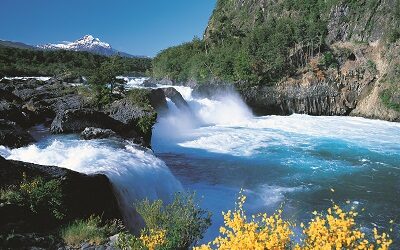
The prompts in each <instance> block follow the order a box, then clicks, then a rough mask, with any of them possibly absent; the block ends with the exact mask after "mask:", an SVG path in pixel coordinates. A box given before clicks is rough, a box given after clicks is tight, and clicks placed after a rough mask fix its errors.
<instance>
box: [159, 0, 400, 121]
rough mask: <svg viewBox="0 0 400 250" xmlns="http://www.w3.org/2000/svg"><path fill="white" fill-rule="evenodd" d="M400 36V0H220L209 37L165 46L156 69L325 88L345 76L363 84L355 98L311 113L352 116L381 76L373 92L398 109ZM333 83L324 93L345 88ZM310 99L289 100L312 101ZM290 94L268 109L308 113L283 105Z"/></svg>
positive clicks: (166, 74)
mask: <svg viewBox="0 0 400 250" xmlns="http://www.w3.org/2000/svg"><path fill="white" fill-rule="evenodd" d="M399 38H400V0H278V1H272V0H218V2H217V6H216V8H215V10H214V12H213V14H212V17H211V19H210V21H209V24H208V27H207V28H206V31H205V33H204V37H203V38H202V39H198V38H195V39H194V40H193V41H192V42H189V43H185V44H182V45H180V46H176V47H172V48H169V49H166V50H164V51H162V52H161V53H160V54H159V55H158V56H157V57H156V58H155V59H154V60H153V74H154V76H155V77H156V78H167V79H170V80H173V81H176V82H185V81H188V80H191V81H195V82H197V83H201V82H209V81H214V82H230V83H235V84H236V86H238V87H239V88H250V87H252V86H257V87H262V86H264V87H266V86H277V85H282V84H285V83H286V86H289V82H292V85H291V86H294V85H293V82H295V83H298V84H304V83H310V82H311V83H312V84H317V85H321V84H326V86H325V87H324V89H326V88H333V86H334V85H337V84H339V83H340V82H343V81H344V82H345V85H346V84H354V83H355V84H359V83H360V82H361V83H362V85H363V87H362V88H363V89H362V90H360V89H361V87H355V86H354V87H353V88H352V90H355V89H359V90H357V93H356V95H357V96H356V97H353V96H352V99H354V101H352V100H351V101H347V103H352V104H345V106H346V107H335V108H332V107H328V106H329V105H330V104H327V103H325V104H324V107H318V108H317V109H318V111H315V112H314V111H313V112H311V113H312V114H314V113H315V114H349V113H350V112H352V111H353V109H355V108H356V106H357V105H358V104H359V103H361V102H362V99H365V97H366V96H368V94H372V92H373V91H372V89H373V87H374V86H378V85H375V83H378V82H379V83H381V84H382V86H381V87H380V89H379V90H378V89H376V90H374V91H375V92H374V95H375V96H374V98H375V99H376V96H379V99H380V101H379V102H380V103H384V104H385V106H386V107H387V108H389V109H391V110H397V111H399V110H400V101H399V100H400V91H399V90H400V88H399V82H400V73H399V72H400V40H399ZM372 84H373V85H374V86H372ZM364 87H365V88H364ZM335 88H336V90H335V91H336V92H337V93H336V94H332V96H331V94H327V93H323V96H322V98H325V97H326V96H327V95H328V96H329V98H333V97H335V96H338V95H341V94H342V93H343V91H341V89H342V88H343V87H340V86H339V87H335ZM264 90H265V89H264ZM275 90H276V89H275ZM303 90H304V89H303ZM265 91H266V90H265ZM296 91H297V93H301V92H302V90H301V89H300V90H296ZM371 91H372V92H371ZM286 92H287V91H286ZM303 92H304V91H303ZM248 93H249V92H248V91H247V92H245V95H246V94H248ZM268 93H271V91H268ZM319 94H321V93H319ZM290 95H292V94H290ZM293 95H295V94H293ZM293 95H292V96H293ZM275 96H282V95H275ZM324 96H325V97H324ZM307 97H310V96H308V94H304V95H303V97H301V98H299V97H290V98H291V99H293V98H294V99H296V100H297V101H298V102H304V101H305V102H309V101H307V100H306V98H307ZM319 98H321V96H320V97H319ZM249 99H252V100H251V101H254V99H255V98H254V97H249ZM286 99H287V98H286ZM286 99H285V100H282V101H278V102H277V103H276V104H274V105H275V106H282V105H283V106H289V107H274V108H273V109H279V110H280V111H279V112H276V111H267V112H264V113H287V112H289V113H290V112H305V113H310V112H309V111H307V109H308V108H307V107H306V108H305V109H304V108H302V109H300V110H298V109H297V108H294V109H293V107H290V104H287V103H286V104H285V103H284V104H280V103H281V102H287V101H288V100H286ZM299 99H301V100H299ZM342 99H344V100H348V99H349V98H348V97H347V96H344V97H343V98H342ZM344 100H341V101H340V102H343V101H344ZM257 102H258V101H257ZM291 102H293V101H291ZM316 102H321V101H319V100H316ZM334 102H335V103H336V102H339V101H338V100H335V101H334ZM374 102H376V100H374ZM258 104H259V103H258ZM258 104H257V105H258ZM305 105H306V106H307V105H309V104H305ZM318 105H319V104H316V106H318ZM341 105H342V104H341ZM369 105H370V106H376V105H372V104H371V103H369ZM261 106H262V105H261ZM285 109H287V110H285ZM264 110H265V109H264ZM321 110H323V111H321ZM366 116H369V115H366ZM378 116H379V115H378ZM371 117H375V115H371Z"/></svg>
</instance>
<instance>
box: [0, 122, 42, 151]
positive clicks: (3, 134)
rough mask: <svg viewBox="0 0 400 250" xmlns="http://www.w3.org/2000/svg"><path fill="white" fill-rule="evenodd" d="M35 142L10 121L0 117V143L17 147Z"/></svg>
mask: <svg viewBox="0 0 400 250" xmlns="http://www.w3.org/2000/svg"><path fill="white" fill-rule="evenodd" d="M33 142H35V140H34V139H33V137H32V136H31V135H30V134H29V133H28V132H26V131H25V130H23V129H22V128H21V127H20V126H19V125H18V124H16V123H15V122H12V121H8V120H3V119H0V145H3V146H6V147H9V148H19V147H23V146H26V145H29V144H31V143H33Z"/></svg>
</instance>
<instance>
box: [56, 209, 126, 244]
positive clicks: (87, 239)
mask: <svg viewBox="0 0 400 250" xmlns="http://www.w3.org/2000/svg"><path fill="white" fill-rule="evenodd" d="M121 225H122V224H121V222H119V221H117V220H115V221H112V222H110V223H106V224H105V225H103V224H102V221H101V218H100V217H98V216H91V217H90V218H88V219H87V220H77V221H75V222H73V223H72V224H71V225H68V226H67V227H65V228H63V229H62V230H61V238H62V239H63V240H64V242H65V243H66V244H67V245H68V246H73V247H79V246H80V244H82V243H89V244H91V245H100V244H101V243H103V242H105V241H106V240H107V239H108V237H110V236H112V235H114V234H117V233H118V232H119V231H120V230H121V228H122V226H121Z"/></svg>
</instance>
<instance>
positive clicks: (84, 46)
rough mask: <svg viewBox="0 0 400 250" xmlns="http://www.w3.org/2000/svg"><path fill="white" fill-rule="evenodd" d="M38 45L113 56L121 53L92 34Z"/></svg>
mask: <svg viewBox="0 0 400 250" xmlns="http://www.w3.org/2000/svg"><path fill="white" fill-rule="evenodd" d="M37 47H39V48H41V49H46V50H57V49H64V50H72V51H87V52H92V53H96V54H100V55H105V56H112V55H116V54H119V53H120V52H118V51H117V50H114V49H113V48H112V47H111V45H110V44H108V43H106V42H102V41H101V40H100V39H99V38H95V37H93V36H92V35H85V36H84V37H82V38H80V39H78V40H76V41H75V42H64V43H59V44H51V43H48V44H45V45H38V46H37ZM124 54H125V53H124ZM126 55H127V54H126Z"/></svg>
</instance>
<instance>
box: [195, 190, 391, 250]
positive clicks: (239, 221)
mask: <svg viewBox="0 0 400 250" xmlns="http://www.w3.org/2000/svg"><path fill="white" fill-rule="evenodd" d="M245 200H246V197H245V196H244V195H242V194H240V195H239V198H238V201H237V203H236V204H237V206H236V208H235V210H234V211H233V212H232V211H228V212H227V213H223V216H224V221H225V226H223V227H221V229H220V232H221V235H220V236H218V237H217V238H216V239H215V240H214V241H212V242H210V243H208V244H207V245H202V246H200V247H196V248H194V249H197V250H206V249H207V250H209V249H230V250H235V249H277V250H284V249H295V250H311V249H382V250H387V249H389V246H390V245H391V244H392V240H390V238H389V235H387V234H385V233H383V234H381V235H380V234H378V232H377V230H376V229H374V235H373V237H374V240H372V241H369V240H368V239H367V237H366V235H365V234H364V233H363V232H362V231H361V230H360V229H359V228H358V227H357V225H356V222H355V219H356V217H357V213H356V212H355V211H354V210H353V209H351V210H350V211H347V212H346V211H343V210H342V209H341V208H340V207H339V206H337V205H334V206H333V208H329V209H328V210H327V213H325V214H323V213H317V212H314V213H313V214H314V218H313V219H312V220H311V221H310V222H309V223H308V224H307V225H304V224H303V223H301V224H300V226H301V227H302V228H303V234H301V235H295V233H294V232H293V230H292V229H293V227H294V226H295V225H294V224H292V223H291V222H288V221H285V220H283V219H282V216H281V215H282V211H281V210H278V211H277V212H276V213H275V214H273V215H271V216H268V215H267V214H259V215H257V216H253V217H252V218H251V219H250V220H249V219H248V218H247V216H246V213H245V210H244V209H243V205H244V203H245ZM294 238H297V239H300V240H301V243H300V244H298V243H295V242H294V240H293V239H294Z"/></svg>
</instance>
